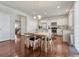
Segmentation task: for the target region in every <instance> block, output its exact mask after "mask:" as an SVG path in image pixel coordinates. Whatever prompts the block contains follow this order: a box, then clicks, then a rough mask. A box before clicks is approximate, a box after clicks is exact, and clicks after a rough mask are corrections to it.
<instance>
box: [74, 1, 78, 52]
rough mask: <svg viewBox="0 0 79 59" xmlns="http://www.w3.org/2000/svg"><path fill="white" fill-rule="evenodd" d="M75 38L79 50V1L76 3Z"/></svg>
mask: <svg viewBox="0 0 79 59" xmlns="http://www.w3.org/2000/svg"><path fill="white" fill-rule="evenodd" d="M74 39H75V48H76V49H77V51H78V52H79V2H75V5H74Z"/></svg>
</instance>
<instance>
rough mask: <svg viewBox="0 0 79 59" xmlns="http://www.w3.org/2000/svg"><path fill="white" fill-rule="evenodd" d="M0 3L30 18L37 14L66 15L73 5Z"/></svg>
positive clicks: (21, 2) (65, 2)
mask: <svg viewBox="0 0 79 59" xmlns="http://www.w3.org/2000/svg"><path fill="white" fill-rule="evenodd" d="M0 3H1V4H4V5H6V6H9V7H11V8H15V9H17V10H20V11H22V12H24V13H27V14H29V15H31V16H34V15H38V14H39V15H41V16H42V17H50V16H58V15H64V14H67V13H68V12H66V10H67V11H69V10H70V9H71V7H72V6H73V4H74V2H72V1H71V2H69V1H61V2H60V1H57V2H56V1H1V2H0ZM57 6H60V8H57Z"/></svg>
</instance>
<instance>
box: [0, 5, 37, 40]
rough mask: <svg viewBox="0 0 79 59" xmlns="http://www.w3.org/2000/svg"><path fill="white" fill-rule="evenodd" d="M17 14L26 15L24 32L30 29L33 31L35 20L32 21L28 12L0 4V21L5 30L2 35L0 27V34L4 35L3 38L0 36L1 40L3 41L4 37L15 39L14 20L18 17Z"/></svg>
mask: <svg viewBox="0 0 79 59" xmlns="http://www.w3.org/2000/svg"><path fill="white" fill-rule="evenodd" d="M4 15H5V16H4ZM18 15H22V16H26V17H27V21H26V23H27V24H26V32H30V31H32V30H33V31H35V28H36V24H34V25H33V23H35V22H36V21H33V19H32V17H31V16H29V15H28V14H25V13H23V12H21V11H18V10H16V9H13V8H10V7H7V6H4V5H2V4H0V22H1V23H2V22H3V25H5V28H4V30H5V32H6V34H3V35H2V33H3V31H1V29H0V35H2V36H4V35H6V36H4V38H2V37H0V40H1V41H4V40H6V39H15V20H16V19H17V18H18V17H17V16H18ZM1 17H3V19H1ZM4 21H5V22H4ZM1 23H0V26H1ZM6 27H7V28H6ZM6 29H7V30H6ZM1 32H2V33H1Z"/></svg>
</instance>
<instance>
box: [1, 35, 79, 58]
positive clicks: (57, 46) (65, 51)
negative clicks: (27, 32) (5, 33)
mask: <svg viewBox="0 0 79 59" xmlns="http://www.w3.org/2000/svg"><path fill="white" fill-rule="evenodd" d="M57 38H59V37H57ZM24 39H25V37H24V36H17V37H16V40H15V41H14V40H8V41H4V42H0V57H12V56H18V57H23V56H24V57H58V56H60V57H70V56H72V54H70V50H69V49H70V46H69V45H68V44H67V43H66V42H61V41H60V40H54V41H53V43H54V44H53V45H51V46H50V44H49V43H48V44H47V52H45V46H43V45H42V47H38V48H37V49H35V50H33V48H31V47H30V48H27V47H26V45H25V44H24V42H25V40H24ZM71 52H72V50H71ZM73 56H79V54H78V53H77V54H76V53H75V55H73Z"/></svg>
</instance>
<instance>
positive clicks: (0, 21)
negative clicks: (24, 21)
mask: <svg viewBox="0 0 79 59" xmlns="http://www.w3.org/2000/svg"><path fill="white" fill-rule="evenodd" d="M9 34H10V15H8V14H4V13H0V41H3V40H8V39H10V35H9ZM6 38H7V39H6Z"/></svg>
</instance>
